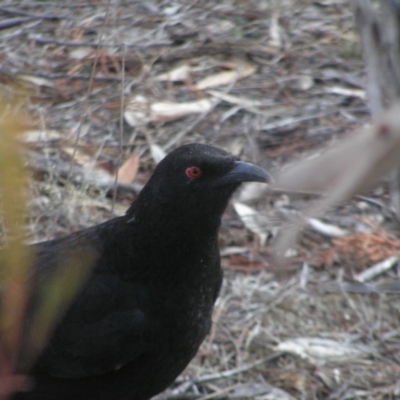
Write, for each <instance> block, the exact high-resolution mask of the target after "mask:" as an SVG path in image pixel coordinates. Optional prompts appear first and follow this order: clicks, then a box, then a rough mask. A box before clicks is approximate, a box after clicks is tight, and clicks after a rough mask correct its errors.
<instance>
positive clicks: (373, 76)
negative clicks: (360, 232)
mask: <svg viewBox="0 0 400 400" xmlns="http://www.w3.org/2000/svg"><path fill="white" fill-rule="evenodd" d="M353 9H354V14H355V21H356V27H357V29H358V32H359V35H360V38H361V43H362V48H363V55H364V60H365V64H366V71H367V77H368V83H367V92H368V103H369V106H370V108H371V112H372V115H374V116H376V115H378V114H380V113H381V112H382V110H384V109H385V108H388V107H390V106H391V105H393V104H394V103H395V102H397V101H399V99H400V39H399V38H400V6H399V4H398V2H395V1H389V0H384V1H379V2H376V1H375V2H374V1H370V0H353ZM391 194H392V204H393V205H394V208H395V210H396V212H397V217H399V216H400V167H399V166H397V168H396V169H395V172H394V174H393V177H392V188H391Z"/></svg>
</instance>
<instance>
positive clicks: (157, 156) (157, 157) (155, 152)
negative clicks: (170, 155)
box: [150, 144, 167, 164]
mask: <svg viewBox="0 0 400 400" xmlns="http://www.w3.org/2000/svg"><path fill="white" fill-rule="evenodd" d="M150 153H151V156H152V157H153V160H154V161H155V162H156V164H158V163H159V162H160V161H161V160H162V159H163V158H164V157H165V156H166V155H167V153H166V152H165V151H164V150H163V149H162V148H161V147H160V146H159V145H158V144H152V145H151V146H150Z"/></svg>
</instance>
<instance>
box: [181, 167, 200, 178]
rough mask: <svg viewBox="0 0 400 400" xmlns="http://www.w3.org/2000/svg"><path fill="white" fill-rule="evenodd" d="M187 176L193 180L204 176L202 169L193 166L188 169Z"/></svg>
mask: <svg viewBox="0 0 400 400" xmlns="http://www.w3.org/2000/svg"><path fill="white" fill-rule="evenodd" d="M185 173H186V176H187V177H189V178H192V179H196V178H200V176H201V175H203V171H202V170H201V168H199V167H196V166H195V165H193V166H192V167H189V168H186V171H185Z"/></svg>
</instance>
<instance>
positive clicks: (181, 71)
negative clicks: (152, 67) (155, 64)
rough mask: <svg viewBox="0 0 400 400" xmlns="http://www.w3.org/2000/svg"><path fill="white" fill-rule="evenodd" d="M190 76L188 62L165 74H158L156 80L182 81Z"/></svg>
mask: <svg viewBox="0 0 400 400" xmlns="http://www.w3.org/2000/svg"><path fill="white" fill-rule="evenodd" d="M189 78H190V67H189V65H188V64H183V65H180V66H179V67H176V68H174V69H171V70H170V71H168V72H166V73H165V74H161V75H158V76H157V77H156V81H161V82H162V81H168V82H182V81H186V80H188V79H189Z"/></svg>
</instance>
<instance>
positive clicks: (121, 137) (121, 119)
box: [111, 44, 126, 215]
mask: <svg viewBox="0 0 400 400" xmlns="http://www.w3.org/2000/svg"><path fill="white" fill-rule="evenodd" d="M125 57H126V46H125V44H123V45H122V65H121V97H120V102H121V105H120V113H119V157H118V159H119V163H118V164H119V165H121V162H122V152H123V140H124V110H125V102H124V100H125V96H124V91H125ZM118 171H119V169H117V171H116V174H115V181H114V188H113V201H112V208H111V215H114V207H115V200H116V198H117V184H118Z"/></svg>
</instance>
